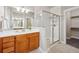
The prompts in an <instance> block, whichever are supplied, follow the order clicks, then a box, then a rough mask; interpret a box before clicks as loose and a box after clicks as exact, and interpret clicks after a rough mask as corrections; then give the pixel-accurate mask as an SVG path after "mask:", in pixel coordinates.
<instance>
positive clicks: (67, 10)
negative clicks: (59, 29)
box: [62, 6, 79, 44]
mask: <svg viewBox="0 0 79 59" xmlns="http://www.w3.org/2000/svg"><path fill="white" fill-rule="evenodd" d="M78 8H79V6H77V7H72V8H69V9H66V10H65V11H64V24H63V25H64V27H63V29H64V31H63V34H64V36H63V41H62V43H64V44H67V43H66V38H67V36H66V35H67V34H66V32H67V31H66V29H67V28H66V22H67V20H66V13H67V12H70V11H73V10H75V9H78Z"/></svg>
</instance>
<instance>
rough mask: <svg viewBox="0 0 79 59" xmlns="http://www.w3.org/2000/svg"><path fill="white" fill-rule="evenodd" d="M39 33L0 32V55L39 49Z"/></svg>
mask: <svg viewBox="0 0 79 59" xmlns="http://www.w3.org/2000/svg"><path fill="white" fill-rule="evenodd" d="M39 36H40V33H39V31H36V30H26V31H4V32H0V52H1V53H24V52H25V53H26V52H30V51H32V50H34V49H37V48H38V47H39Z"/></svg>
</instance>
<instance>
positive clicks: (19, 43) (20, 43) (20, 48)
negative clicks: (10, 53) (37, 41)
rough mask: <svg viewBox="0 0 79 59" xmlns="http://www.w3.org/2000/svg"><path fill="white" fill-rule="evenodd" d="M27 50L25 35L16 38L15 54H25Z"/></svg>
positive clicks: (27, 43)
mask: <svg viewBox="0 0 79 59" xmlns="http://www.w3.org/2000/svg"><path fill="white" fill-rule="evenodd" d="M28 49H29V38H28V37H27V35H26V34H22V35H17V36H16V49H15V50H16V52H18V53H22V52H27V51H28Z"/></svg>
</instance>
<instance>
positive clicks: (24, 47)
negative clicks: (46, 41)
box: [16, 32, 39, 53]
mask: <svg viewBox="0 0 79 59" xmlns="http://www.w3.org/2000/svg"><path fill="white" fill-rule="evenodd" d="M38 47H39V33H38V32H35V33H30V34H22V35H17V36H16V52H19V53H21V52H22V53H23V52H29V51H31V50H33V49H36V48H38Z"/></svg>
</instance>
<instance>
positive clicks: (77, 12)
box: [66, 8, 79, 49]
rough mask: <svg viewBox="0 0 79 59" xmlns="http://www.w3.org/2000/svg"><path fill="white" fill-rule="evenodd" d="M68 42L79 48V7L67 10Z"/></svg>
mask: <svg viewBox="0 0 79 59" xmlns="http://www.w3.org/2000/svg"><path fill="white" fill-rule="evenodd" d="M66 20H67V22H66V34H67V35H66V43H67V44H68V45H71V46H73V47H75V48H78V49H79V8H76V9H71V10H70V11H67V12H66Z"/></svg>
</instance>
